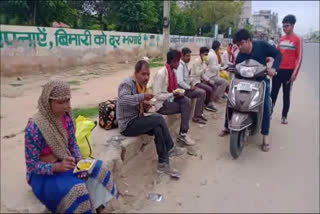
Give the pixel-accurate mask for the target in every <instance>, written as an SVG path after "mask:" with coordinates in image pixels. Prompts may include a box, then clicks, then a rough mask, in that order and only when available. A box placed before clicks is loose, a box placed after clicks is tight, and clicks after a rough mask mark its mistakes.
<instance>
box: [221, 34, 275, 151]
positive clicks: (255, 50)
mask: <svg viewBox="0 0 320 214" xmlns="http://www.w3.org/2000/svg"><path fill="white" fill-rule="evenodd" d="M235 43H236V44H237V46H238V47H239V49H240V53H239V54H238V56H237V59H236V64H238V63H241V62H243V61H245V60H247V59H254V60H256V61H258V62H259V63H261V64H263V65H266V64H267V57H272V58H274V62H273V65H272V68H268V70H267V75H268V76H270V77H273V76H274V75H276V74H277V71H278V70H279V66H280V63H281V53H280V51H279V50H277V48H276V47H274V46H272V45H270V44H268V43H267V42H265V41H252V39H251V36H250V33H249V32H248V31H247V30H245V29H241V30H239V31H238V32H237V33H236V34H235ZM260 80H261V81H265V83H266V92H265V100H264V111H263V119H262V126H261V134H262V135H263V142H262V146H261V149H262V151H264V152H268V151H269V149H270V146H269V142H268V138H267V137H268V135H269V128H270V110H271V109H270V80H269V79H268V78H267V76H264V77H263V78H261V79H260ZM229 132H230V131H229V128H228V120H227V117H226V118H225V124H224V129H223V130H222V131H221V133H220V134H219V136H221V137H223V136H225V135H227V134H229Z"/></svg>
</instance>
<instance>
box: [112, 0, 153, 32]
mask: <svg viewBox="0 0 320 214" xmlns="http://www.w3.org/2000/svg"><path fill="white" fill-rule="evenodd" d="M112 7H113V9H112V16H113V21H114V22H113V23H115V24H116V25H117V26H118V29H117V30H120V31H128V32H150V31H152V30H154V25H155V24H156V23H158V15H157V9H156V7H155V2H153V1H142V0H127V1H121V2H119V1H118V2H115V3H114V4H113V5H112Z"/></svg>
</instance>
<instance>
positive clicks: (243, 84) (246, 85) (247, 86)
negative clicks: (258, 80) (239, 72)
mask: <svg viewBox="0 0 320 214" xmlns="http://www.w3.org/2000/svg"><path fill="white" fill-rule="evenodd" d="M237 90H238V91H252V85H251V84H250V83H247V82H241V83H239V84H238V85H237Z"/></svg>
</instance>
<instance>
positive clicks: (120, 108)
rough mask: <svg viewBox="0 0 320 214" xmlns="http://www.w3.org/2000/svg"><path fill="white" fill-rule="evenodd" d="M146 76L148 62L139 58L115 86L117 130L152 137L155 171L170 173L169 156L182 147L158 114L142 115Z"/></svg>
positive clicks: (173, 173) (147, 106) (145, 108)
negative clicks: (126, 75) (175, 143)
mask: <svg viewBox="0 0 320 214" xmlns="http://www.w3.org/2000/svg"><path fill="white" fill-rule="evenodd" d="M149 78H150V70H149V64H148V62H147V61H144V60H140V61H138V62H137V64H136V65H135V72H134V75H133V76H132V77H130V78H128V79H125V80H124V81H123V82H122V83H121V84H120V86H119V88H118V102H117V119H118V124H119V129H120V133H121V134H123V135H124V136H139V135H143V134H148V135H151V136H154V137H155V138H154V142H155V144H156V150H157V154H158V167H157V169H158V171H159V172H163V173H166V174H168V175H171V176H177V174H178V172H177V170H175V169H172V168H171V167H170V165H169V157H173V156H180V155H182V154H184V153H185V149H183V148H178V147H175V146H174V144H173V140H172V138H171V136H170V133H169V130H168V127H167V124H166V122H165V120H164V118H163V117H162V116H161V115H160V114H152V115H150V116H145V115H144V112H148V111H149V109H150V108H151V106H152V105H151V103H150V100H151V99H152V98H153V96H154V95H153V94H150V93H147V92H146V86H147V84H148V81H149Z"/></svg>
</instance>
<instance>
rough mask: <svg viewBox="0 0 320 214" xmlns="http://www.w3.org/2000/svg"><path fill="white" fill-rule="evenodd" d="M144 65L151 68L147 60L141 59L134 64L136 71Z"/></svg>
mask: <svg viewBox="0 0 320 214" xmlns="http://www.w3.org/2000/svg"><path fill="white" fill-rule="evenodd" d="M143 66H144V67H146V68H149V63H148V62H147V61H146V60H139V61H138V62H137V63H136V65H135V66H134V71H135V72H137V73H138V72H139V71H141V69H142V67H143Z"/></svg>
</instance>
